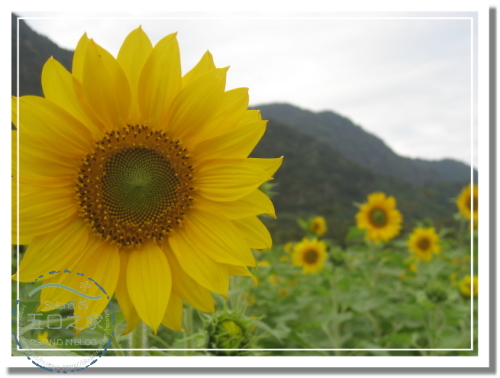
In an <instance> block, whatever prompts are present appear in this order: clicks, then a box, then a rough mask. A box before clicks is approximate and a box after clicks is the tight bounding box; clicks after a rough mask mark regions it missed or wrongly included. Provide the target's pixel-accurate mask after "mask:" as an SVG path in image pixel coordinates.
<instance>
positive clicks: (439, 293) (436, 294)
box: [425, 281, 448, 303]
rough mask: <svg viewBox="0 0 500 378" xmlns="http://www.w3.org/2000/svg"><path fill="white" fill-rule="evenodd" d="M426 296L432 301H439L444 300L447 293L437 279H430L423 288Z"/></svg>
mask: <svg viewBox="0 0 500 378" xmlns="http://www.w3.org/2000/svg"><path fill="white" fill-rule="evenodd" d="M425 294H426V295H427V298H428V299H429V300H430V301H431V302H433V303H441V302H444V301H446V299H447V298H448V294H447V293H446V289H445V288H444V287H443V285H442V284H441V283H440V282H438V281H431V282H429V284H428V285H427V288H426V289H425Z"/></svg>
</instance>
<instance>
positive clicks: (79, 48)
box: [71, 33, 90, 82]
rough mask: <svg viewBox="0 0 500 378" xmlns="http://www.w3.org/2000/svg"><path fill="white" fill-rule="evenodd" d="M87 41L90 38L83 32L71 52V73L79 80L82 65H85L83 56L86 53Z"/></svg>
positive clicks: (81, 77) (81, 73)
mask: <svg viewBox="0 0 500 378" xmlns="http://www.w3.org/2000/svg"><path fill="white" fill-rule="evenodd" d="M89 42H90V39H89V38H88V37H87V33H84V34H83V35H82V37H81V38H80V40H79V41H78V44H77V45H76V49H75V53H74V54H73V65H72V68H71V73H72V74H73V76H74V77H75V78H76V79H78V81H80V82H81V81H82V79H83V67H84V65H85V56H86V55H87V46H88V45H89Z"/></svg>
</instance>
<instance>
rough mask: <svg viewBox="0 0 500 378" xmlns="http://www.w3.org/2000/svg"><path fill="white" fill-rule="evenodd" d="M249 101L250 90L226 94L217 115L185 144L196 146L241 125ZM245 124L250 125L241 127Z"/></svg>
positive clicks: (241, 89)
mask: <svg viewBox="0 0 500 378" xmlns="http://www.w3.org/2000/svg"><path fill="white" fill-rule="evenodd" d="M248 101H249V97H248V88H235V89H232V90H230V91H227V92H224V95H223V97H222V101H221V103H220V107H219V109H218V111H217V113H215V114H214V115H213V117H212V118H211V119H210V120H209V121H208V122H207V124H206V125H205V126H204V127H203V128H201V129H199V130H198V131H197V132H196V133H195V134H193V135H192V136H190V137H188V138H187V140H186V141H185V143H186V144H188V145H189V144H191V143H193V144H195V143H198V142H200V141H203V140H205V139H207V138H211V137H214V136H216V135H219V134H221V133H224V132H227V131H229V130H232V129H233V128H235V127H236V126H237V125H240V122H241V121H242V117H244V116H245V114H246V112H247V108H248ZM258 121H260V119H255V122H258ZM255 122H254V123H255ZM243 124H248V122H246V123H242V124H241V125H243Z"/></svg>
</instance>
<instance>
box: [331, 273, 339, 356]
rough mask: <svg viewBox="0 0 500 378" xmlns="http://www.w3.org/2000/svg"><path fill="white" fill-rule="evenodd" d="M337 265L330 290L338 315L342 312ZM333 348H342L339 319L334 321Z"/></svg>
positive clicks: (337, 352) (337, 353) (337, 351)
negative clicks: (337, 282) (339, 300)
mask: <svg viewBox="0 0 500 378" xmlns="http://www.w3.org/2000/svg"><path fill="white" fill-rule="evenodd" d="M335 271H336V269H335V266H334V267H333V269H332V278H330V290H331V292H332V307H333V308H332V312H333V313H334V314H335V315H337V314H339V313H340V311H339V304H338V296H337V288H336V285H335V278H336V276H335V273H336V272H335ZM333 342H334V344H333V348H334V349H340V348H341V343H340V324H339V322H338V319H335V320H334V321H333ZM335 355H336V356H340V350H336V351H335Z"/></svg>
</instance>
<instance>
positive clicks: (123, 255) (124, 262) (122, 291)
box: [116, 250, 141, 335]
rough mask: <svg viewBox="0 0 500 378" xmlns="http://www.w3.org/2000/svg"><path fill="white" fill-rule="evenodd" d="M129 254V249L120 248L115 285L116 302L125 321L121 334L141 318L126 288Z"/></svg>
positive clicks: (126, 331) (130, 328) (135, 324)
mask: <svg viewBox="0 0 500 378" xmlns="http://www.w3.org/2000/svg"><path fill="white" fill-rule="evenodd" d="M129 256H130V251H125V250H122V251H121V252H120V275H119V277H118V283H117V285H116V299H117V300H118V304H119V305H120V309H121V310H122V313H123V316H124V317H125V321H126V323H127V328H125V330H124V331H123V333H122V335H126V334H127V333H129V332H131V331H132V330H134V328H135V327H137V324H139V321H140V320H141V319H140V318H139V314H137V311H136V310H135V307H134V304H133V303H132V300H131V299H130V296H129V294H128V289H127V267H128V259H129Z"/></svg>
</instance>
